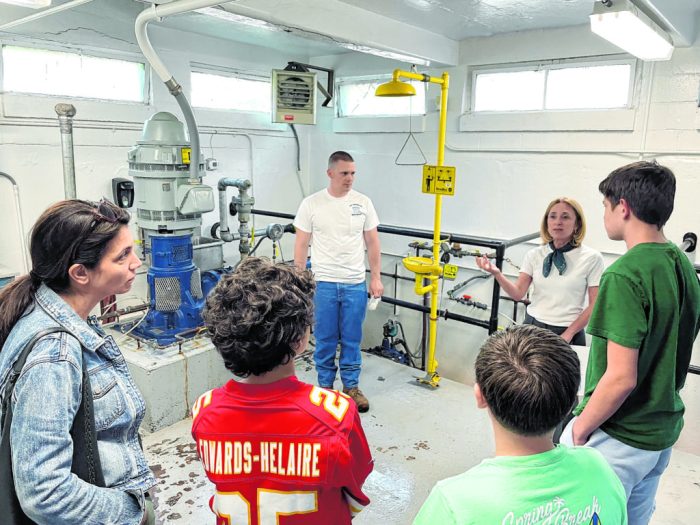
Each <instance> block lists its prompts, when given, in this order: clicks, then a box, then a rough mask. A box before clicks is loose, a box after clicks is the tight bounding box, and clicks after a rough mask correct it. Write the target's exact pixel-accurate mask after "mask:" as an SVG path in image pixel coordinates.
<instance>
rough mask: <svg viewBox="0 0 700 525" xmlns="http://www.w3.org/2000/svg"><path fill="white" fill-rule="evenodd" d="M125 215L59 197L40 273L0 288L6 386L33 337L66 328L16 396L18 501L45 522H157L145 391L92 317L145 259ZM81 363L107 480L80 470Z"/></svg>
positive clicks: (35, 235) (46, 229) (37, 241)
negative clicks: (146, 448) (142, 430)
mask: <svg viewBox="0 0 700 525" xmlns="http://www.w3.org/2000/svg"><path fill="white" fill-rule="evenodd" d="M128 222H129V214H128V213H126V212H125V211H124V210H122V209H120V208H118V207H116V206H115V205H114V204H112V203H110V202H108V201H105V200H103V201H100V203H97V204H95V203H91V202H86V201H81V200H66V201H61V202H59V203H57V204H54V205H53V206H51V207H50V208H49V209H47V210H46V211H45V212H44V213H43V214H42V215H41V217H39V219H38V220H37V222H36V224H35V225H34V227H33V229H32V234H31V241H30V251H31V258H32V270H31V272H30V273H29V275H25V276H23V277H20V278H19V279H17V280H16V281H15V282H13V283H12V284H10V285H9V286H7V287H5V288H4V289H3V290H1V291H0V348H2V350H1V351H0V393H2V392H4V391H5V387H6V385H7V384H8V381H9V378H10V376H11V371H12V367H13V364H14V363H15V362H16V361H17V359H18V356H19V355H20V353H22V351H23V350H24V349H25V347H27V345H28V343H29V342H30V341H31V340H32V339H33V338H35V336H36V335H37V334H38V333H40V332H42V331H44V330H47V329H55V328H58V329H61V330H62V331H60V332H55V333H51V334H50V335H46V336H44V337H41V338H40V339H39V340H38V341H37V342H36V344H35V345H34V346H33V349H32V350H31V352H30V353H29V356H28V357H27V360H26V362H25V364H24V366H23V367H22V369H21V372H20V374H19V377H18V378H17V381H16V383H15V386H14V391H13V393H12V397H11V401H10V403H11V410H12V412H11V413H12V422H11V427H10V433H9V436H10V450H11V460H12V475H13V477H14V487H15V491H16V494H17V500H18V501H19V504H20V506H21V509H22V512H23V513H24V514H25V515H26V516H27V517H28V518H29V519H31V520H32V521H33V522H35V523H37V524H40V525H41V524H51V525H58V524H93V523H95V524H96V523H99V524H129V525H130V524H134V525H138V524H142V523H153V519H154V518H153V512H152V505H151V504H150V500H149V499H148V498H147V496H146V491H147V490H148V489H150V488H151V487H153V486H154V485H155V483H156V481H155V479H154V477H153V475H152V473H151V471H150V470H149V468H148V465H147V463H146V458H145V456H144V454H143V451H142V450H141V446H140V444H139V437H138V428H139V425H140V423H141V420H142V419H143V415H144V412H145V408H146V407H145V404H144V400H143V398H142V397H141V395H140V393H139V392H138V389H137V387H136V385H135V383H134V381H133V379H132V378H131V375H130V374H129V370H128V368H127V365H126V362H125V360H124V357H123V356H122V354H121V352H120V351H119V348H118V347H117V345H116V343H115V342H114V340H113V339H112V337H111V336H107V335H105V333H104V332H103V331H102V329H101V328H100V327H99V325H98V324H97V322H96V321H95V320H94V319H90V318H89V317H88V316H89V314H90V312H91V311H92V309H93V308H94V307H95V306H96V305H97V304H98V303H99V302H100V300H101V299H103V298H105V297H107V296H110V295H114V294H122V293H125V292H128V291H129V289H130V288H131V285H132V283H133V281H134V278H135V277H136V269H137V268H138V267H139V266H141V262H140V260H139V259H138V257H137V256H136V255H135V253H134V240H133V237H132V234H131V232H130V230H129V227H128ZM83 370H87V375H88V378H87V379H88V380H89V384H90V390H91V394H92V410H85V415H86V418H85V419H86V420H87V419H88V417H90V416H92V417H94V435H95V436H96V442H97V452H98V454H97V469H98V470H99V469H100V468H101V475H100V476H99V478H103V479H102V480H100V482H98V483H96V484H93V483H90V482H87V481H84V480H83V479H81V477H79V476H78V475H76V474H75V472H76V465H77V464H82V463H84V461H85V460H84V458H82V456H80V455H78V456H76V453H75V452H76V451H77V450H79V449H80V445H79V443H78V441H79V439H78V438H75V439H74V437H73V435H74V434H73V430H72V427H73V424H74V420H76V421H77V417H76V414H78V412H79V409H81V408H82V406H83V405H82V403H83V402H84V401H85V400H84V399H83V391H82V390H83V389H82V387H83V384H84V382H83V380H84V377H83ZM88 406H89V404H88ZM0 410H1V408H0ZM6 412H8V413H9V412H10V410H6ZM5 415H6V414H0V416H2V417H3V419H4V416H5ZM76 435H77V436H80V438H82V437H84V436H83V435H82V434H80V433H78V434H76ZM88 448H89V447H88ZM91 469H92V470H91V474H92V473H94V470H95V467H94V465H92V464H91ZM91 477H93V478H94V476H91Z"/></svg>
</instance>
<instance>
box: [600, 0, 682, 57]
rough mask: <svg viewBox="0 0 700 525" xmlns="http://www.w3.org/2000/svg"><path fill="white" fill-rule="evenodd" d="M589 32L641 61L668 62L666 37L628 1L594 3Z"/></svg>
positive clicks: (669, 44) (669, 45)
mask: <svg viewBox="0 0 700 525" xmlns="http://www.w3.org/2000/svg"><path fill="white" fill-rule="evenodd" d="M591 31H593V32H594V33H595V34H597V35H599V36H601V37H603V38H604V39H606V40H607V41H609V42H610V43H612V44H614V45H616V46H617V47H620V48H622V49H624V50H625V51H627V52H628V53H630V54H632V55H634V56H636V57H638V58H641V59H642V60H669V59H670V58H671V55H672V54H673V43H672V42H671V38H670V37H669V36H668V34H667V33H666V32H665V31H664V30H663V29H661V28H660V27H659V26H658V25H657V24H656V23H655V22H654V21H653V20H652V19H651V18H649V17H648V16H647V15H645V14H644V13H642V12H641V11H640V10H639V8H637V6H635V5H634V4H633V3H632V2H630V0H606V1H605V2H596V3H595V6H594V8H593V14H592V15H591Z"/></svg>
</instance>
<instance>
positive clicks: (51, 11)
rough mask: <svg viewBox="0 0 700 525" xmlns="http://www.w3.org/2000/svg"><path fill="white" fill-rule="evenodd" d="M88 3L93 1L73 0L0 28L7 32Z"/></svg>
mask: <svg viewBox="0 0 700 525" xmlns="http://www.w3.org/2000/svg"><path fill="white" fill-rule="evenodd" d="M88 2H92V0H73V1H72V2H66V3H65V4H61V5H57V6H56V7H51V8H49V9H44V10H43V11H39V12H38V13H34V14H33V15H29V16H25V17H23V18H19V19H17V20H13V21H12V22H8V23H7V24H3V25H1V26H0V31H6V30H8V29H10V28H12V27H17V26H19V25H22V24H26V23H27V22H33V21H34V20H38V19H40V18H44V17H45V16H49V15H53V14H55V13H60V12H61V11H65V10H67V9H72V8H74V7H78V6H79V5H83V4H87V3H88Z"/></svg>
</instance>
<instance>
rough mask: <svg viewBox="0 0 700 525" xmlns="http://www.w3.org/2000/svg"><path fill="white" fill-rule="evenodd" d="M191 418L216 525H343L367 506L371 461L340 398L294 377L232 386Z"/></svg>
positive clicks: (352, 408) (347, 403)
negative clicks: (212, 492)
mask: <svg viewBox="0 0 700 525" xmlns="http://www.w3.org/2000/svg"><path fill="white" fill-rule="evenodd" d="M192 414H193V421H192V436H193V437H194V439H195V442H196V443H197V451H198V453H199V457H200V459H201V460H202V465H203V466H204V471H205V472H206V474H207V477H208V478H209V479H210V480H211V481H212V482H213V483H214V484H215V485H216V493H215V495H214V496H213V498H212V499H211V501H210V503H209V504H210V506H211V508H212V510H213V511H214V513H215V514H216V516H217V518H216V523H217V525H302V524H303V525H343V524H349V523H350V520H351V519H352V517H353V516H354V515H355V514H357V513H358V512H360V511H361V510H362V509H363V508H364V507H365V506H366V505H367V504H368V503H369V499H368V498H367V496H366V495H365V494H364V493H363V492H362V484H363V483H364V481H365V479H366V478H367V476H368V475H369V473H370V472H371V471H372V461H373V460H372V455H371V453H370V451H369V446H368V445H367V438H365V433H364V431H363V430H362V425H361V423H360V417H359V414H358V412H357V406H356V405H355V402H354V401H353V400H352V399H350V398H349V397H348V396H346V395H345V394H342V393H340V392H337V391H335V390H326V389H323V388H319V387H316V386H313V385H309V384H306V383H302V382H301V381H299V380H298V379H297V378H296V377H288V378H285V379H282V380H280V381H276V382H274V383H270V384H267V385H252V384H247V383H239V382H237V381H233V380H232V381H229V382H228V383H227V384H226V385H224V386H223V387H221V388H217V389H214V390H210V391H209V392H206V393H205V394H203V395H202V396H200V398H199V399H198V400H197V402H196V403H195V404H194V407H193V409H192Z"/></svg>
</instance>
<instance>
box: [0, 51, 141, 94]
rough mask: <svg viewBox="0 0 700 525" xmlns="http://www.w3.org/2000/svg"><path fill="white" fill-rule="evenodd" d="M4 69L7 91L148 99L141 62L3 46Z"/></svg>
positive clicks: (4, 82) (4, 84)
mask: <svg viewBox="0 0 700 525" xmlns="http://www.w3.org/2000/svg"><path fill="white" fill-rule="evenodd" d="M2 69H3V71H2V74H3V90H4V91H5V92H10V93H30V94H39V95H59V96H68V97H82V98H95V99H104V100H116V101H126V102H145V101H146V89H145V82H146V70H145V65H144V64H143V63H140V62H132V61H128V60H118V59H113V58H101V57H95V56H88V55H84V54H81V53H67V52H63V51H51V50H46V49H35V48H26V47H16V46H3V47H2Z"/></svg>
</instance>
